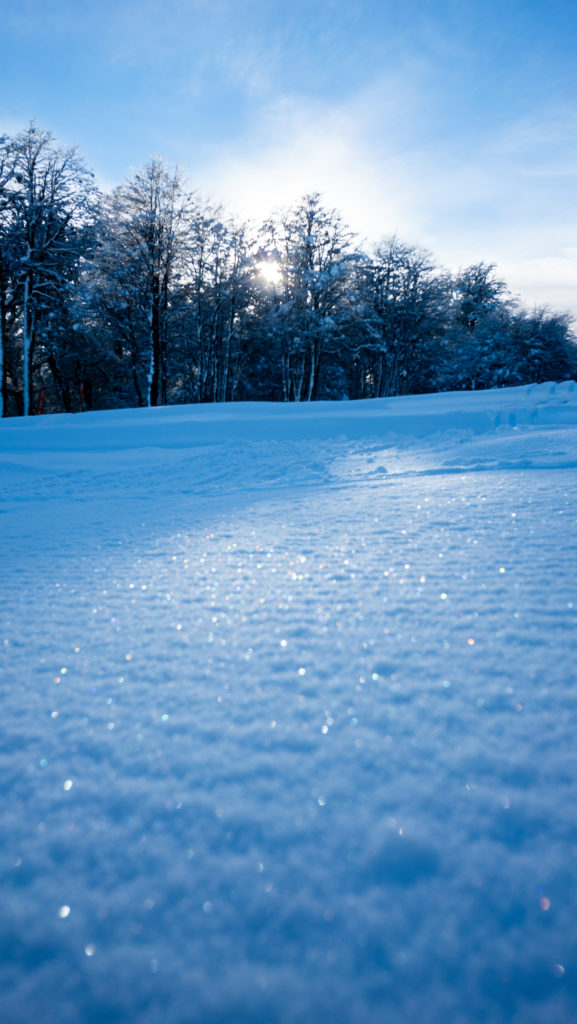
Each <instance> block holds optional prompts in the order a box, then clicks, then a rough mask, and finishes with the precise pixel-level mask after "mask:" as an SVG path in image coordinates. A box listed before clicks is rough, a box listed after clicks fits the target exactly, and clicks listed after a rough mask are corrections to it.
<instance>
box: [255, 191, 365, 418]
mask: <svg viewBox="0 0 577 1024" xmlns="http://www.w3.org/2000/svg"><path fill="white" fill-rule="evenodd" d="M353 237H354V236H353V234H352V232H351V231H350V230H349V229H348V227H347V226H346V225H345V224H344V223H343V221H342V218H341V216H340V214H339V213H338V212H337V211H336V210H327V209H326V208H325V207H323V205H322V203H321V197H320V195H319V194H318V193H313V194H310V195H305V196H303V198H302V199H301V200H300V202H299V203H297V204H296V206H294V207H293V208H292V209H290V210H289V211H288V212H287V213H285V214H284V215H280V216H277V217H275V218H273V219H272V220H271V221H269V222H268V223H267V225H265V229H264V233H263V241H264V247H265V249H267V250H272V251H274V252H275V253H276V254H277V255H278V259H279V262H280V268H279V284H278V287H277V288H276V289H275V292H274V296H273V297H272V300H271V302H270V305H269V309H268V315H267V326H268V333H269V335H270V338H271V341H272V342H273V344H274V345H275V349H276V352H277V355H278V358H279V360H280V364H281V371H282V392H283V399H284V400H285V401H303V400H304V401H310V400H311V399H312V398H315V397H316V394H317V388H318V383H319V373H320V368H321V360H322V358H323V355H324V354H325V352H326V351H327V349H328V348H329V347H330V345H331V343H332V342H333V341H334V339H335V337H336V334H337V331H336V324H335V315H336V314H337V311H338V309H339V306H340V304H341V302H342V300H343V296H344V293H345V291H346V287H347V278H348V273H349V269H350V267H351V266H352V264H353V262H354V260H355V258H356V257H355V253H354V251H353V247H352V242H353Z"/></svg>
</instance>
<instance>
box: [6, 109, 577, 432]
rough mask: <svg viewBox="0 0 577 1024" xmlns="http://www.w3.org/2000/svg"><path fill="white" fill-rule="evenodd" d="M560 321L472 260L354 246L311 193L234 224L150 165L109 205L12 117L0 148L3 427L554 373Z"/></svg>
mask: <svg viewBox="0 0 577 1024" xmlns="http://www.w3.org/2000/svg"><path fill="white" fill-rule="evenodd" d="M576 371H577V346H576V339H575V335H574V333H573V329H572V323H571V318H570V317H569V316H568V315H566V314H561V313H555V312H551V311H550V310H548V309H547V308H535V309H532V310H527V309H525V308H523V307H522V306H521V305H520V304H519V303H518V301H516V300H515V299H514V298H513V296H512V295H511V294H510V293H509V291H508V289H507V287H506V285H505V283H504V282H503V281H500V280H499V279H498V278H497V277H496V276H495V273H494V266H492V265H489V264H485V263H478V264H475V265H473V266H470V267H467V268H465V269H463V270H461V271H460V272H459V273H457V274H451V273H449V272H448V271H446V270H443V269H442V268H440V267H438V266H437V265H436V264H435V262H434V260H433V258H432V257H431V255H430V254H429V253H428V252H426V251H425V250H423V249H421V248H419V247H418V246H415V245H411V244H407V243H405V242H403V241H402V240H400V239H399V238H398V237H396V236H393V237H389V238H384V239H383V240H382V241H381V242H380V243H379V244H377V245H375V246H373V247H372V248H371V249H367V248H363V247H361V246H360V245H358V244H357V243H356V237H355V235H354V234H353V232H352V231H351V230H350V229H349V228H348V227H347V225H346V224H345V223H344V222H343V219H342V217H341V215H340V214H339V212H338V211H336V210H333V209H327V208H326V207H325V206H324V205H323V202H322V198H321V196H320V195H319V194H316V193H315V194H310V195H305V196H303V197H302V198H301V199H300V200H299V201H298V202H296V203H295V205H294V206H293V207H291V208H290V209H288V210H285V211H284V212H279V213H276V214H274V215H273V216H271V217H270V219H269V220H267V221H266V222H265V223H264V224H262V225H259V226H255V225H253V224H251V223H241V222H239V221H237V220H235V219H233V218H231V217H230V216H228V215H227V214H226V212H225V210H224V209H223V208H222V207H221V206H219V205H218V204H216V203H213V202H209V201H207V200H205V199H203V198H202V197H200V196H199V195H198V194H197V193H195V192H191V191H189V190H188V189H187V187H186V184H185V182H184V180H183V178H182V176H181V174H180V173H179V171H178V170H175V169H172V168H170V167H169V166H168V165H166V164H165V163H164V161H162V160H161V159H157V158H153V159H151V160H150V162H149V163H148V164H147V165H146V166H145V167H144V168H142V169H141V170H139V171H136V172H134V173H133V174H132V175H131V176H130V177H129V178H128V180H127V181H126V182H124V184H122V185H120V186H119V187H118V188H116V189H114V191H112V193H110V194H102V193H101V192H99V190H98V189H97V188H96V186H95V184H94V178H93V175H92V174H91V173H90V171H89V170H88V169H87V168H86V166H85V164H84V162H83V160H82V159H81V158H80V156H79V154H78V152H77V150H76V149H74V148H72V149H66V148H61V147H59V146H58V145H57V143H56V141H55V139H54V138H53V136H52V135H51V134H50V133H49V132H46V131H44V130H43V129H41V128H40V127H38V126H37V125H36V124H34V123H33V124H31V125H30V126H29V127H28V128H27V129H25V130H24V131H22V132H21V133H19V134H18V135H16V136H13V137H3V138H1V139H0V378H1V399H0V404H1V409H0V412H1V414H2V415H4V416H10V415H32V414H37V413H41V412H75V411H80V410H86V409H97V408H98V409H101V408H115V407H121V406H134V405H139V406H150V405H165V404H172V403H184V402H224V401H236V400H240V401H243V400H259V401H261V400H271V401H311V400H315V399H342V398H349V399H356V398H373V397H383V396H389V395H406V394H411V393H419V392H431V391H443V390H449V389H472V388H489V387H499V386H505V385H516V384H526V383H532V382H539V381H544V380H562V379H567V378H570V377H572V376H574V375H575V374H576Z"/></svg>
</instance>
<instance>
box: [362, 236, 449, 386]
mask: <svg viewBox="0 0 577 1024" xmlns="http://www.w3.org/2000/svg"><path fill="white" fill-rule="evenodd" d="M353 294H354V295H355V310H356V321H357V330H356V334H355V337H354V338H353V339H352V340H351V345H350V359H349V376H350V377H352V379H353V381H354V384H353V387H354V391H355V394H357V395H358V396H359V397H383V396H387V395H401V394H408V393H410V392H412V391H415V390H417V389H419V390H427V389H428V386H429V381H428V372H429V367H430V364H431V363H432V362H433V361H434V358H435V352H434V347H435V345H436V342H437V340H438V339H439V338H440V337H441V336H442V333H443V328H444V321H445V317H446V310H447V302H448V292H447V283H446V278H445V276H444V275H442V274H439V272H438V270H437V269H436V267H435V265H434V262H433V260H432V257H431V255H430V253H428V252H426V251H425V250H422V249H419V248H417V247H416V246H413V245H408V244H406V243H404V242H401V241H400V240H399V239H398V238H397V237H396V236H394V237H392V238H388V239H385V240H384V241H383V242H381V243H380V244H378V245H377V246H376V247H375V249H374V250H373V252H372V254H371V256H370V257H368V258H366V259H365V260H364V261H363V262H362V263H361V264H360V265H359V268H358V271H357V275H356V279H355V292H354V293H353Z"/></svg>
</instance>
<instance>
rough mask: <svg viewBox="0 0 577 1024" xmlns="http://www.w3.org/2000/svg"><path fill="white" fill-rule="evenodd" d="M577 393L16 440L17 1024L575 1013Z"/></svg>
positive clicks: (52, 426)
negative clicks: (37, 1022)
mask: <svg viewBox="0 0 577 1024" xmlns="http://www.w3.org/2000/svg"><path fill="white" fill-rule="evenodd" d="M576 470H577V387H576V386H575V385H573V384H567V383H566V384H561V385H540V386H536V387H532V388H517V389H511V390H502V391H492V392H479V393H473V394H453V395H436V396H426V397H414V398H408V399H391V400H379V401H371V402H358V403H346V404H345V403H343V404H340V403H332V404H325V403H318V404H313V405H306V406H305V405H303V406H284V405H268V404H263V405H250V404H249V405H227V406H194V407H190V406H189V407H177V408H174V407H173V408H167V409H155V410H124V411H118V412H108V413H90V414H84V415H82V416H76V417H74V416H58V417H56V416H50V417H38V418H34V419H31V420H29V421H24V420H5V421H2V422H1V423H0V527H1V540H0V550H1V556H2V570H1V571H2V576H1V578H2V607H1V612H0V651H1V661H0V669H1V676H2V704H1V710H2V715H1V719H0V721H1V726H2V740H1V745H0V767H1V772H2V775H1V778H2V787H1V795H0V810H1V847H0V886H1V890H0V892H1V903H0V907H1V909H0V946H1V951H0V1004H1V1014H0V1016H1V1020H2V1022H3V1024H31V1022H32V1021H40V1022H42V1024H217V1022H218V1024H293V1022H298V1024H317V1022H321V1021H324V1020H330V1021H331V1022H333V1024H384V1022H386V1024H445V1022H447V1024H468V1022H481V1021H483V1022H488V1024H501V1022H502V1024H505V1022H507V1024H537V1022H538V1024H573V1022H575V1020H577V924H576V922H577V685H576V684H577V680H576V676H577V657H576V656H577V533H576V522H577V471H576Z"/></svg>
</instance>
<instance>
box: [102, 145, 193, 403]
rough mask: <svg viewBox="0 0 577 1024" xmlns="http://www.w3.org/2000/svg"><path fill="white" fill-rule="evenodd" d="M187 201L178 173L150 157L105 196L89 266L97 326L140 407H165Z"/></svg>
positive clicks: (189, 198)
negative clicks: (125, 368)
mask: <svg viewBox="0 0 577 1024" xmlns="http://www.w3.org/2000/svg"><path fill="white" fill-rule="evenodd" d="M191 204H192V199H191V197H190V196H189V195H187V194H186V192H185V191H184V185H183V181H182V178H181V175H180V173H179V172H178V170H174V171H173V170H170V169H169V168H168V167H167V166H166V165H165V164H164V162H163V161H162V160H160V159H157V158H154V159H152V160H151V161H150V163H148V164H147V165H146V166H145V167H144V168H143V169H142V170H140V171H137V172H136V173H135V174H134V175H133V176H132V177H131V178H130V179H129V180H128V181H127V182H126V183H125V184H124V185H122V186H120V187H119V188H117V189H116V190H115V191H114V192H113V193H112V195H111V196H109V197H107V198H106V200H105V202H104V204H103V211H102V222H101V224H102V227H101V232H102V244H101V249H100V254H99V258H98V261H97V264H96V266H95V269H94V281H95V290H96V292H97V293H98V296H99V299H100V325H101V328H104V329H105V330H108V331H109V332H111V335H112V338H113V339H114V340H113V347H114V351H115V352H116V355H117V358H118V359H119V360H123V361H124V362H125V361H126V360H128V362H129V364H130V368H131V376H132V381H133V384H134V389H135V393H136V397H137V401H138V404H139V405H140V404H141V405H165V404H166V402H167V399H168V350H169V347H170V342H171V340H172V334H171V330H172V328H173V326H174V321H175V317H174V308H173V306H172V298H173V295H174V291H175V289H176V287H177V284H178V281H179V274H180V272H181V270H182V264H183V258H184V244H185V241H184V240H185V233H186V229H187V223H188V218H189V215H190V210H191Z"/></svg>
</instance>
